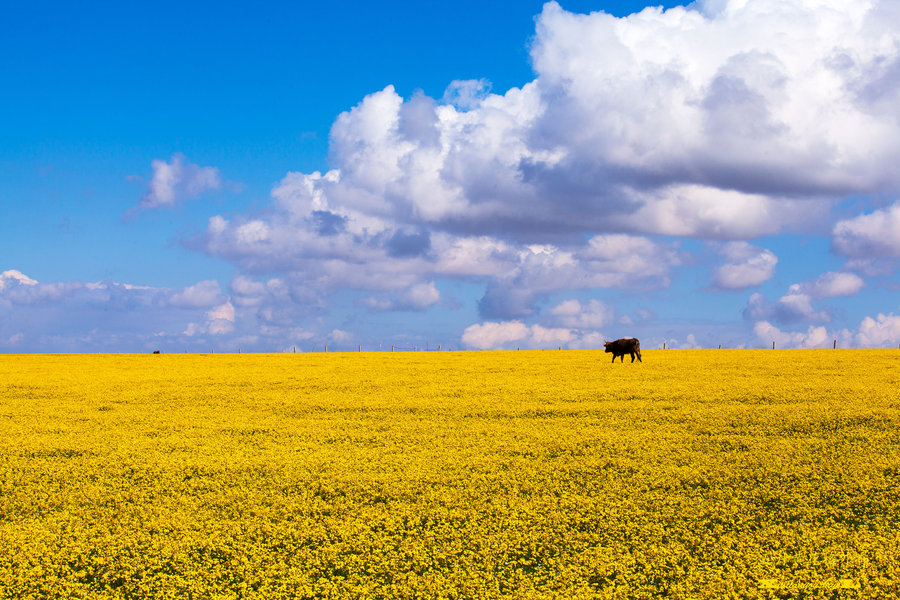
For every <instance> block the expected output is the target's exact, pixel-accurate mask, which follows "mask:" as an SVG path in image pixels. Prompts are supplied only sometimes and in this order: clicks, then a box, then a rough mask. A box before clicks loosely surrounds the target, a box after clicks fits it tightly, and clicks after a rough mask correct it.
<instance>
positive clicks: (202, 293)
mask: <svg viewBox="0 0 900 600" xmlns="http://www.w3.org/2000/svg"><path fill="white" fill-rule="evenodd" d="M221 301H222V290H221V288H220V287H219V282H218V281H215V280H212V279H210V280H206V281H201V282H199V283H195V284H194V285H190V286H188V287H186V288H184V289H183V290H181V291H180V292H177V293H175V294H173V295H172V297H171V298H169V305H170V306H174V307H177V308H207V307H210V306H213V305H215V304H217V303H219V302H221Z"/></svg>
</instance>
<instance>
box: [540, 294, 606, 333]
mask: <svg viewBox="0 0 900 600" xmlns="http://www.w3.org/2000/svg"><path fill="white" fill-rule="evenodd" d="M547 312H548V314H549V315H550V320H551V322H552V323H553V324H554V325H558V326H560V327H567V328H571V329H600V328H601V327H604V326H605V325H607V324H609V323H611V322H612V321H613V318H614V316H615V314H614V311H613V309H612V308H611V307H609V306H607V305H606V304H604V303H603V302H600V301H599V300H590V301H588V302H587V304H582V303H581V302H579V301H578V300H577V299H574V298H572V299H570V300H566V301H564V302H562V303H560V304H557V305H556V306H554V307H553V308H551V309H550V310H549V311H547Z"/></svg>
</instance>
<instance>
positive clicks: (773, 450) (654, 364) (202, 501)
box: [0, 350, 900, 599]
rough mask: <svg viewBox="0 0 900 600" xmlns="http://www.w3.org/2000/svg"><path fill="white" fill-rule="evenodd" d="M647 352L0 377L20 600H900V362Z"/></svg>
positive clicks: (29, 370)
mask: <svg viewBox="0 0 900 600" xmlns="http://www.w3.org/2000/svg"><path fill="white" fill-rule="evenodd" d="M643 354H644V362H643V363H635V364H634V365H632V364H629V363H625V364H624V365H623V364H621V363H616V364H615V365H611V364H609V362H608V361H609V355H608V354H604V353H602V352H599V351H562V352H560V351H545V352H541V351H535V352H524V351H523V352H440V353H437V352H431V353H424V352H418V353H343V354H342V353H335V354H267V355H254V354H233V355H220V354H216V355H156V356H154V355H69V356H65V355H52V356H0V597H2V598H57V597H59V598H63V597H64V598H91V599H94V598H101V599H102V598H223V599H224V598H410V599H412V598H434V599H438V598H442V599H451V598H460V599H462V598H484V599H488V598H523V599H524V598H585V599H586V598H623V599H624V598H648V599H649V598H659V597H668V598H685V599H688V598H710V599H712V598H715V599H720V598H800V597H802V598H887V597H896V596H900V550H898V549H900V429H898V425H900V418H898V411H900V394H898V393H897V390H898V389H900V386H898V384H900V353H898V352H897V351H890V350H866V351H851V350H803V351H801V350H783V351H782V350H677V351H653V350H645V351H644V353H643Z"/></svg>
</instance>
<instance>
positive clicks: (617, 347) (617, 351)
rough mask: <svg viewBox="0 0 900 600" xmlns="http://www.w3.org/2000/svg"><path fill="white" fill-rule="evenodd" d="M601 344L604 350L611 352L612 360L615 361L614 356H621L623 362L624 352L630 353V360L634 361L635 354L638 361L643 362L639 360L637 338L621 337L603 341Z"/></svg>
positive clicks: (639, 350)
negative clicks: (612, 340) (611, 340)
mask: <svg viewBox="0 0 900 600" xmlns="http://www.w3.org/2000/svg"><path fill="white" fill-rule="evenodd" d="M603 345H604V347H605V348H606V352H612V355H613V359H612V361H613V362H616V357H621V358H622V362H625V355H626V354H630V355H631V362H634V355H635V354H637V359H638V361H639V362H644V361H643V360H641V342H640V341H639V340H638V339H637V338H622V339H619V340H616V341H614V342H605V343H604V344H603Z"/></svg>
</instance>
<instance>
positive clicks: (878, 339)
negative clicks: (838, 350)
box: [854, 313, 900, 348]
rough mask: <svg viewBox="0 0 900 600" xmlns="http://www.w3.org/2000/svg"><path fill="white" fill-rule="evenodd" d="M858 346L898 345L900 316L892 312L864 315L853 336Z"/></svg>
mask: <svg viewBox="0 0 900 600" xmlns="http://www.w3.org/2000/svg"><path fill="white" fill-rule="evenodd" d="M854 339H855V341H856V344H857V345H858V346H862V347H864V348H884V347H894V346H898V345H900V316H894V313H890V314H887V315H884V314H879V315H878V316H877V317H876V318H874V319H873V318H872V317H866V318H865V319H863V320H862V323H860V324H859V331H858V332H857V334H856V336H855V338H854Z"/></svg>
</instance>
